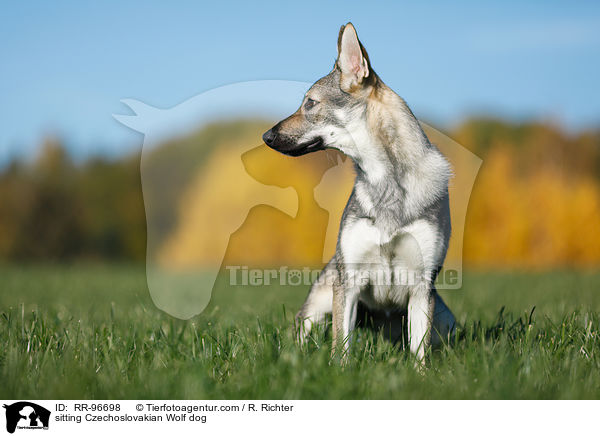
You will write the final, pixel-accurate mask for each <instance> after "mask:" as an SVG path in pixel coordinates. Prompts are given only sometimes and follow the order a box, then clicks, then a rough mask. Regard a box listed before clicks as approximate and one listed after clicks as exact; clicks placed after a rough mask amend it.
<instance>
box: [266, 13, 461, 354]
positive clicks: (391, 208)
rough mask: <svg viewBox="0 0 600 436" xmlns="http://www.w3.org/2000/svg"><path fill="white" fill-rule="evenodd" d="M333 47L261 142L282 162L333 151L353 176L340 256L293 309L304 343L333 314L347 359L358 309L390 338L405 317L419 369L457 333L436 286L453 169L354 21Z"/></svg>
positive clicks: (337, 344)
mask: <svg viewBox="0 0 600 436" xmlns="http://www.w3.org/2000/svg"><path fill="white" fill-rule="evenodd" d="M337 46H338V57H337V60H336V62H335V64H334V67H333V69H332V71H331V72H330V73H329V74H327V75H326V76H324V77H322V78H321V79H319V80H317V81H316V82H315V83H314V84H313V85H312V86H311V88H310V89H309V90H308V91H307V92H306V95H305V96H304V99H303V101H302V104H301V106H300V108H299V109H298V110H297V111H296V112H295V113H293V114H292V115H290V116H289V117H288V118H286V119H284V120H283V121H280V122H279V123H278V124H276V125H275V126H274V127H272V128H271V129H270V130H268V131H267V132H265V134H264V135H263V140H264V142H265V144H266V145H267V146H269V147H270V148H272V149H274V150H276V151H278V152H280V153H283V154H285V155H288V156H300V155H304V154H306V153H312V152H316V151H318V150H323V149H326V148H333V149H337V150H339V151H341V152H342V153H344V154H346V155H347V156H348V157H350V158H351V159H352V161H353V162H354V167H355V172H356V178H355V182H354V188H353V191H352V193H351V195H350V198H349V200H348V203H347V205H346V208H345V210H344V213H343V215H342V221H341V223H340V230H339V234H338V242H337V246H336V252H335V254H334V256H333V257H332V259H331V260H330V261H329V263H328V264H327V265H326V266H325V268H324V269H323V271H322V272H321V276H320V277H319V280H317V281H316V282H315V283H314V284H313V285H312V287H311V289H310V292H309V294H308V297H307V299H306V302H305V303H304V305H303V306H302V308H301V309H300V311H299V312H298V315H297V322H298V325H299V326H300V329H301V332H300V340H301V341H304V340H305V338H306V337H307V335H308V334H310V330H311V328H312V326H313V325H314V324H315V323H320V322H323V321H324V320H325V318H326V315H328V314H332V321H333V323H332V324H333V326H332V336H333V348H332V353H333V355H337V356H341V357H342V358H345V356H347V352H348V350H349V347H350V344H351V339H352V331H353V329H354V328H355V326H356V323H357V318H358V315H357V314H358V312H359V307H361V308H364V309H366V310H367V312H369V311H370V312H371V313H375V314H378V315H377V318H378V319H380V320H381V319H384V321H386V322H388V324H390V325H391V326H392V330H394V331H396V333H394V334H395V335H396V336H398V335H399V333H398V328H397V327H398V326H399V325H401V324H403V314H407V322H406V323H404V324H403V325H406V327H407V329H408V332H407V337H408V343H409V344H408V345H409V349H410V351H411V353H412V354H413V355H415V356H416V358H417V359H418V360H417V361H418V362H422V361H423V359H424V356H425V354H426V352H427V350H428V349H429V347H430V346H431V345H434V346H436V345H439V344H440V343H441V342H442V341H443V340H445V339H446V340H447V339H448V338H450V337H451V336H452V334H453V333H454V326H455V319H454V316H453V314H452V312H451V311H450V310H449V309H448V307H447V306H446V304H445V303H444V301H443V300H442V298H441V297H440V296H439V294H438V293H437V292H436V289H435V279H436V277H437V274H438V273H439V271H440V269H441V267H442V265H443V262H444V259H445V257H446V251H447V248H448V241H449V238H450V208H449V198H448V181H449V179H450V177H451V175H452V170H451V167H450V164H449V162H448V161H447V160H446V158H445V157H444V156H443V155H442V153H441V152H440V151H439V150H438V149H437V147H435V146H434V145H433V144H431V143H430V142H429V139H428V138H427V136H426V135H425V133H424V132H423V129H422V128H421V125H420V124H419V122H418V121H417V119H416V118H415V116H414V115H413V113H412V112H411V110H410V109H409V107H408V105H407V104H406V102H405V101H404V100H403V99H402V98H401V97H400V96H399V95H397V94H396V93H395V92H394V91H392V90H391V89H390V88H389V87H388V86H386V85H385V84H384V83H383V81H382V80H381V79H380V78H379V76H377V74H376V73H375V71H373V69H372V67H371V62H370V60H369V56H368V54H367V52H366V50H365V49H364V47H363V45H362V44H361V42H360V41H359V39H358V35H357V33H356V30H355V28H354V26H353V25H352V23H348V24H346V25H345V26H342V28H341V29H340V33H339V37H338V43H337ZM328 278H329V279H328ZM382 278H383V279H382ZM381 279H382V280H381Z"/></svg>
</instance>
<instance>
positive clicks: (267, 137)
mask: <svg viewBox="0 0 600 436" xmlns="http://www.w3.org/2000/svg"><path fill="white" fill-rule="evenodd" d="M274 140H275V133H273V129H269V130H267V131H266V132H265V134H264V135H263V141H265V144H267V145H271V144H273V141H274Z"/></svg>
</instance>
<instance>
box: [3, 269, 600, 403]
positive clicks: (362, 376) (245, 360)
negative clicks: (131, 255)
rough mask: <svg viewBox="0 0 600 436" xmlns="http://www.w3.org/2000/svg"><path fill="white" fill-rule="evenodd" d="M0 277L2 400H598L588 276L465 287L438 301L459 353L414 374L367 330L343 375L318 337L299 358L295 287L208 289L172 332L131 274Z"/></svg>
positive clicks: (499, 280)
mask: <svg viewBox="0 0 600 436" xmlns="http://www.w3.org/2000/svg"><path fill="white" fill-rule="evenodd" d="M0 276H1V277H2V279H1V282H0V289H1V290H0V380H1V382H0V397H2V398H4V399H7V398H29V399H50V398H53V399H54V398H56V399H67V398H86V399H126V398H145V399H147V398H170V399H242V398H285V399H325V398H328V399H361V398H365V399H367V398H381V399H391V398H396V399H418V398H423V399H425V398H439V399H444V398H477V399H484V398H548V399H550V398H600V339H599V336H598V322H599V317H598V311H599V310H600V273H585V272H570V271H563V272H552V273H539V274H537V273H536V274H525V273H483V272H478V273H469V274H467V275H466V276H465V278H464V289H463V290H460V291H448V292H446V293H444V294H443V296H444V298H445V299H446V300H447V302H448V305H449V306H450V307H451V308H452V310H453V311H454V312H455V314H456V315H457V318H458V320H459V321H460V329H459V335H458V336H457V340H456V342H455V343H454V344H453V345H452V347H447V348H444V349H442V350H440V351H436V352H434V353H433V354H432V355H431V356H429V362H428V368H427V369H426V370H425V373H424V374H421V373H419V372H418V371H416V370H415V369H414V366H413V362H412V360H411V358H410V356H409V355H408V353H407V352H405V351H402V350H399V349H397V348H394V347H393V346H391V345H390V344H389V343H388V342H387V341H385V340H384V339H382V338H381V337H380V336H379V335H377V334H373V333H371V332H368V331H360V332H359V334H358V337H357V339H358V343H357V344H356V346H355V347H354V348H353V352H352V356H351V358H350V362H349V364H348V365H347V366H346V367H343V368H342V367H338V366H336V365H330V364H329V337H328V335H326V334H323V333H321V334H319V335H318V336H317V337H316V340H315V341H314V343H311V344H310V345H309V346H308V347H306V349H300V348H299V347H298V346H296V345H295V343H294V341H293V327H292V320H293V314H294V313H295V311H296V310H297V308H298V307H299V305H300V304H301V302H302V301H303V299H304V297H305V294H306V288H299V287H291V288H283V287H268V288H249V289H248V288H239V289H229V290H217V291H215V293H214V295H213V300H212V301H211V304H210V306H209V307H208V308H207V309H206V311H205V312H204V313H203V314H202V315H200V316H198V317H196V318H194V319H192V320H189V321H181V320H176V319H173V318H171V317H170V316H168V315H166V314H164V313H161V312H160V311H158V310H157V309H156V308H155V307H154V305H153V304H152V301H151V300H150V297H149V294H148V291H147V288H146V287H145V274H144V269H143V268H141V267H136V266H125V265H112V266H99V265H96V266H89V265H88V266H82V265H79V266H2V267H0ZM534 306H535V311H534V312H533V314H531V312H532V309H533V308H534ZM503 307H504V309H502V308H503Z"/></svg>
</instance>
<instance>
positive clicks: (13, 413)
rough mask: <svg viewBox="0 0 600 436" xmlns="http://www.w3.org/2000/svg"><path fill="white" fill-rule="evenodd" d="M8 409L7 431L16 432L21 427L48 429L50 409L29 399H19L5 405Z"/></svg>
mask: <svg viewBox="0 0 600 436" xmlns="http://www.w3.org/2000/svg"><path fill="white" fill-rule="evenodd" d="M3 407H4V408H5V409H6V431H8V432H9V433H14V432H15V430H16V429H17V428H19V429H29V430H33V429H44V430H47V429H48V424H49V421H50V411H49V410H48V409H46V408H44V407H42V406H39V405H37V404H35V403H30V402H29V401H19V402H18V403H13V404H11V405H6V404H5V405H4V406H3Z"/></svg>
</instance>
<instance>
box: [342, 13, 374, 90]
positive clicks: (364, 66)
mask: <svg viewBox="0 0 600 436" xmlns="http://www.w3.org/2000/svg"><path fill="white" fill-rule="evenodd" d="M336 63H337V66H338V67H339V69H340V71H341V72H342V79H341V83H340V85H341V87H342V89H343V90H344V91H351V90H352V89H353V88H355V87H357V86H358V85H361V84H362V83H363V81H364V80H365V79H366V78H367V77H369V73H370V70H371V67H370V65H369V56H368V55H367V51H366V50H365V48H364V47H363V46H362V44H361V43H360V41H359V40H358V35H357V34H356V29H354V26H353V25H352V23H348V24H346V25H345V26H342V28H341V29H340V35H339V37H338V58H337V61H336Z"/></svg>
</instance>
